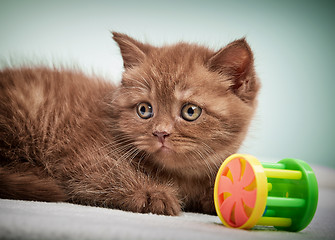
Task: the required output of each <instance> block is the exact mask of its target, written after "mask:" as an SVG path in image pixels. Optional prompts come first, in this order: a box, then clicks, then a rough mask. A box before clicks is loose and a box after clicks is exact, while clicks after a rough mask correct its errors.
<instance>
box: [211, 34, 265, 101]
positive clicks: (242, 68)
mask: <svg viewBox="0 0 335 240" xmlns="http://www.w3.org/2000/svg"><path fill="white" fill-rule="evenodd" d="M208 66H209V69H210V70H211V71H215V72H219V73H220V74H223V75H225V76H227V77H228V78H229V81H231V89H232V91H233V92H235V93H236V94H237V95H238V96H239V97H241V98H242V99H243V100H246V101H247V100H252V99H253V98H254V97H255V96H256V93H257V90H258V88H259V83H258V80H257V77H256V75H255V71H254V58H253V54H252V51H251V49H250V47H249V45H248V43H247V42H246V40H245V39H244V38H242V39H240V40H236V41H234V42H232V43H230V44H228V45H227V46H226V47H224V48H222V49H220V50H219V51H218V52H216V53H215V54H214V55H213V56H212V57H211V58H210V59H209V61H208Z"/></svg>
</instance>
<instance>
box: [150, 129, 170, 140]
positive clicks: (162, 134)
mask: <svg viewBox="0 0 335 240" xmlns="http://www.w3.org/2000/svg"><path fill="white" fill-rule="evenodd" d="M152 134H153V135H154V136H156V137H157V138H158V140H159V141H160V142H161V143H164V141H165V138H166V137H168V136H169V135H170V133H168V132H165V131H163V132H158V131H155V132H153V133H152Z"/></svg>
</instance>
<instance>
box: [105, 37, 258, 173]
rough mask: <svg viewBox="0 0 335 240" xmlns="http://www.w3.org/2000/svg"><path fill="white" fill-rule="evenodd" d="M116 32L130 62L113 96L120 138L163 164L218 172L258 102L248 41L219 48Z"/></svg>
mask: <svg viewBox="0 0 335 240" xmlns="http://www.w3.org/2000/svg"><path fill="white" fill-rule="evenodd" d="M113 34H114V37H113V38H114V40H115V41H116V42H117V43H118V44H119V46H120V49H121V54H122V57H123V60H124V67H125V72H124V74H123V78H122V83H121V86H120V88H119V89H118V91H117V92H116V93H115V96H114V99H113V104H112V106H113V111H114V113H115V114H116V115H117V117H118V119H120V121H118V125H119V130H120V131H121V132H122V133H123V136H120V138H122V137H124V136H127V137H126V139H127V141H129V142H131V144H132V145H133V146H135V149H133V150H132V151H133V152H136V153H139V152H141V153H142V155H143V156H144V155H145V156H150V157H147V158H146V160H147V161H151V164H153V165H155V166H157V167H160V168H161V169H165V170H168V171H180V170H183V171H189V172H192V171H193V172H197V174H204V173H206V174H207V173H208V171H213V172H216V169H217V167H218V166H219V165H220V164H221V162H222V161H223V160H224V158H225V157H227V155H229V154H231V153H234V152H235V151H237V149H238V147H239V146H240V144H241V142H242V140H243V138H244V137H245V134H246V131H247V127H248V125H249V122H250V120H251V116H252V114H253V112H254V108H255V105H256V103H255V102H256V100H255V98H256V95H257V91H258V89H259V82H258V80H257V78H256V75H255V72H254V66H253V55H252V52H251V50H250V48H249V46H248V44H247V43H246V41H245V40H244V39H241V40H237V41H235V42H233V43H231V44H229V45H228V46H226V47H224V48H222V49H220V50H219V51H217V52H214V51H212V50H209V49H207V48H204V47H201V46H198V45H195V44H187V43H177V44H175V45H172V46H165V47H161V48H158V47H153V46H151V45H148V44H143V43H140V42H138V41H136V40H134V39H132V38H130V37H129V36H127V35H124V34H120V33H113ZM143 153H145V154H143ZM212 174H213V173H212Z"/></svg>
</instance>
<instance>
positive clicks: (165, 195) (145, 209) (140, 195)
mask: <svg viewBox="0 0 335 240" xmlns="http://www.w3.org/2000/svg"><path fill="white" fill-rule="evenodd" d="M133 204H134V205H133V207H134V209H133V210H135V212H141V213H154V214H160V215H171V216H176V215H178V214H179V213H180V211H181V206H180V202H179V200H178V198H177V196H176V193H175V191H173V190H172V189H171V188H168V187H165V186H152V187H148V188H147V189H139V190H138V191H136V192H135V194H134V198H133Z"/></svg>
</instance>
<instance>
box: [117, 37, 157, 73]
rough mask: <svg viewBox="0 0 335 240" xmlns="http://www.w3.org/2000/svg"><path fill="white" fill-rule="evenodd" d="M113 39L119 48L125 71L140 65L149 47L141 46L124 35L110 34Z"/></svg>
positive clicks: (141, 44)
mask: <svg viewBox="0 0 335 240" xmlns="http://www.w3.org/2000/svg"><path fill="white" fill-rule="evenodd" d="M112 34H113V39H114V41H115V42H117V44H118V45H119V47H120V50H121V55H122V58H123V65H124V67H125V69H127V68H133V67H135V66H136V65H138V64H140V63H142V62H143V61H144V59H145V57H146V54H147V53H148V51H149V48H150V47H149V45H146V44H143V43H141V42H139V41H136V40H135V39H133V38H131V37H129V36H128V35H126V34H122V33H117V32H112Z"/></svg>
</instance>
